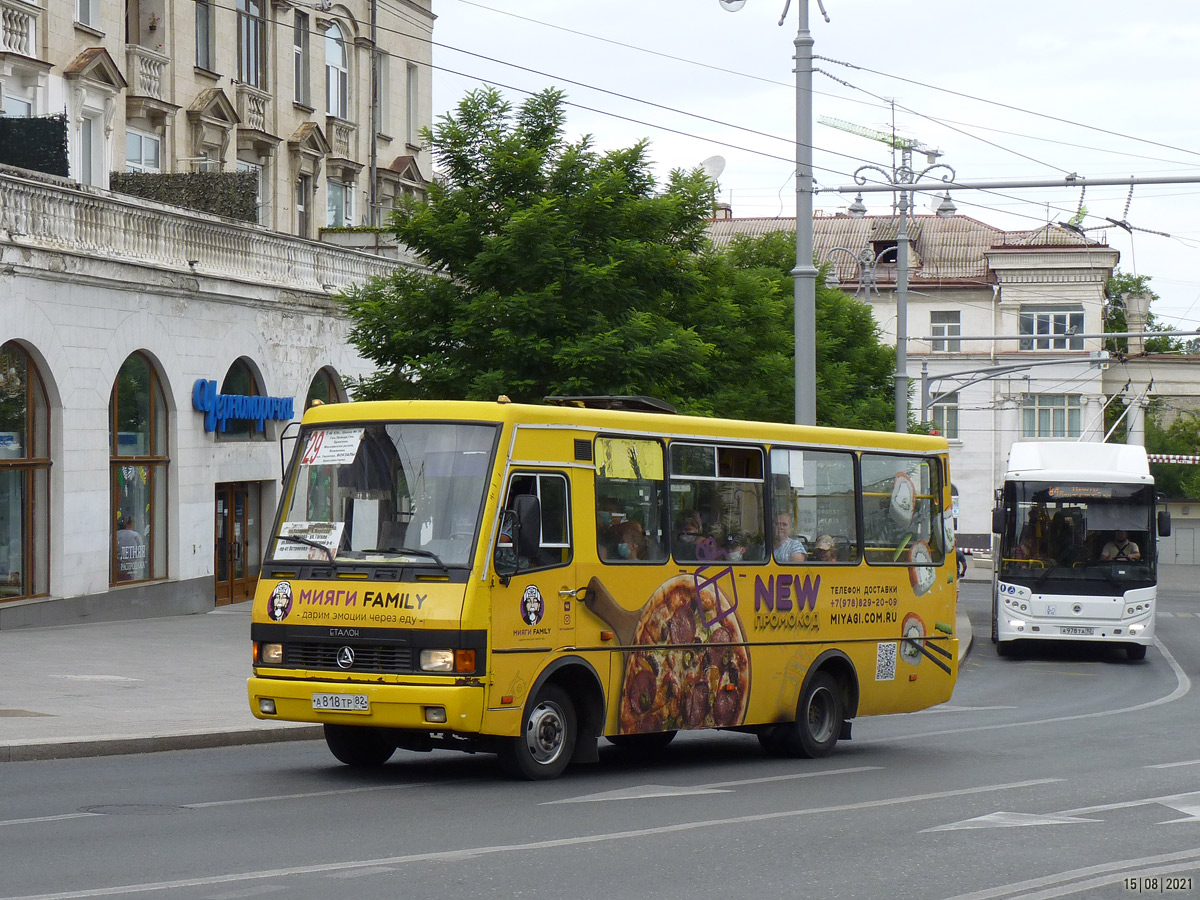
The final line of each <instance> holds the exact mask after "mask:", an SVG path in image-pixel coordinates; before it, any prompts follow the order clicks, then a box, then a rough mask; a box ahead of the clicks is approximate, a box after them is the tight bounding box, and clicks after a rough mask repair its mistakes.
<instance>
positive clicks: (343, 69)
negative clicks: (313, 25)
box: [325, 22, 350, 119]
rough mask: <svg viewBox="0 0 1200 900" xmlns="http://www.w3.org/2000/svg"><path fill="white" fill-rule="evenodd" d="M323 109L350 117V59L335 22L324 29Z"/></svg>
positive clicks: (341, 116) (340, 116) (339, 116)
mask: <svg viewBox="0 0 1200 900" xmlns="http://www.w3.org/2000/svg"><path fill="white" fill-rule="evenodd" d="M325 109H326V111H327V112H328V113H329V115H331V116H337V117H338V118H339V119H348V118H350V59H349V55H348V54H347V53H346V40H345V38H344V37H343V36H342V29H341V26H339V25H338V23H337V22H331V23H330V25H329V27H328V28H327V29H326V30H325Z"/></svg>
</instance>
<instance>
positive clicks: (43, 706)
mask: <svg viewBox="0 0 1200 900" xmlns="http://www.w3.org/2000/svg"><path fill="white" fill-rule="evenodd" d="M249 677H250V604H249V603H239V604H236V605H234V606H222V607H218V608H217V609H215V610H213V611H212V612H209V613H205V614H203V615H195V616H171V617H167V618H154V619H135V620H130V621H122V622H91V623H87V624H82V625H61V626H57V627H54V628H18V629H13V630H5V631H0V762H8V761H14V762H15V761H19V760H30V759H66V758H71V757H79V756H104V755H108V754H114V753H141V752H150V751H155V750H181V749H194V748H200V747H218V746H226V745H233V744H253V743H260V742H267V741H281V740H305V739H311V738H319V737H320V736H321V728H320V726H316V725H303V724H296V723H283V722H264V721H260V720H259V719H256V718H254V716H252V715H251V714H250V705H249V702H248V701H247V699H246V679H247V678H249Z"/></svg>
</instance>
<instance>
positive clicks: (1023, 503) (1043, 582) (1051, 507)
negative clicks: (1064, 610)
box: [999, 482, 1155, 590]
mask: <svg viewBox="0 0 1200 900" xmlns="http://www.w3.org/2000/svg"><path fill="white" fill-rule="evenodd" d="M1004 490H1005V494H1006V496H1005V498H1004V505H1005V508H1006V509H1007V511H1008V513H1007V519H1006V522H1005V527H1004V531H1003V533H1002V534H1001V537H1000V567H999V574H1000V577H1001V578H1004V579H1005V580H1009V581H1017V582H1024V583H1027V584H1030V585H1031V586H1034V587H1038V586H1040V587H1041V588H1042V589H1043V590H1063V589H1066V590H1071V589H1072V588H1071V587H1070V584H1072V583H1073V584H1075V585H1077V586H1079V587H1081V588H1082V587H1083V586H1084V585H1085V584H1093V585H1094V583H1095V582H1097V581H1102V582H1107V583H1111V582H1114V581H1118V582H1120V583H1122V584H1129V585H1130V586H1135V585H1137V584H1153V583H1154V580H1155V570H1154V557H1155V546H1154V535H1155V531H1154V524H1153V523H1154V488H1153V487H1152V486H1150V485H1141V484H1119V483H1116V484H1114V483H1095V484H1092V483H1081V484H1063V483H1054V484H1050V483H1046V482H1009V483H1007V484H1006V485H1005V487H1004Z"/></svg>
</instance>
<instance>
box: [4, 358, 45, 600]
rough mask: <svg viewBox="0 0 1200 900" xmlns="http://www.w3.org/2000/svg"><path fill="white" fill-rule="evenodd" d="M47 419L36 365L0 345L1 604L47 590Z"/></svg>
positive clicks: (43, 394)
mask: <svg viewBox="0 0 1200 900" xmlns="http://www.w3.org/2000/svg"><path fill="white" fill-rule="evenodd" d="M49 497H50V416H49V403H47V401H46V389H45V386H44V385H43V384H42V379H41V376H40V375H39V374H38V370H37V366H36V365H34V363H33V360H31V359H30V358H29V354H28V353H26V352H25V350H24V349H23V348H22V347H21V345H20V344H17V343H13V342H10V343H7V344H4V345H3V346H0V601H3V600H16V599H19V598H21V597H35V596H38V595H39V594H47V593H49V592H50V537H49V535H50V517H49V508H50V501H49Z"/></svg>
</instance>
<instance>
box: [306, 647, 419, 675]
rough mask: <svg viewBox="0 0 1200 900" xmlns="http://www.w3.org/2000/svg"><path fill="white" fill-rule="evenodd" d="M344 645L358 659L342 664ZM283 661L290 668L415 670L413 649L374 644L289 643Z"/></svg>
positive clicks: (357, 670) (403, 672)
mask: <svg viewBox="0 0 1200 900" xmlns="http://www.w3.org/2000/svg"><path fill="white" fill-rule="evenodd" d="M343 647H349V649H350V650H352V651H354V662H353V663H351V664H350V665H349V666H345V665H339V663H338V655H339V652H340V651H341V650H342V648H343ZM283 653H284V656H283V664H284V666H286V667H287V668H289V669H327V670H330V671H333V672H385V673H392V674H400V675H403V674H407V673H410V672H412V670H413V660H412V649H411V648H409V647H381V646H378V645H372V644H309V643H289V644H285V645H284V648H283Z"/></svg>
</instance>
